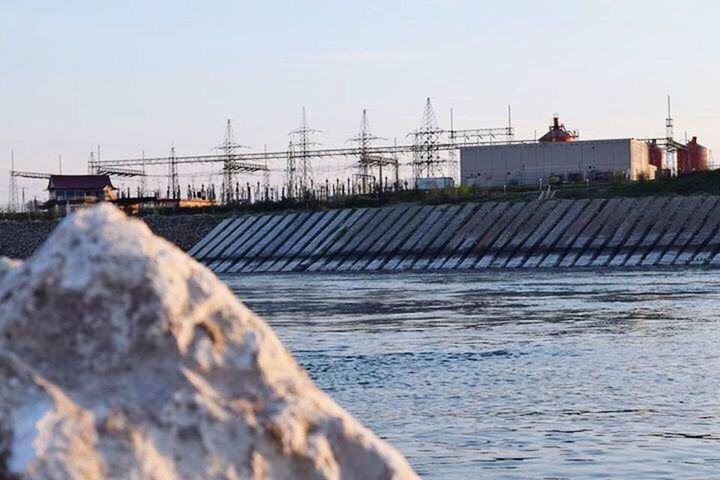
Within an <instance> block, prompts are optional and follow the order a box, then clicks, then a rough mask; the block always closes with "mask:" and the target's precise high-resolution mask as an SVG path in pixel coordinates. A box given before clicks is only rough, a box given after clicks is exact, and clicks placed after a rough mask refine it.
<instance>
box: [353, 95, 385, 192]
mask: <svg viewBox="0 0 720 480" xmlns="http://www.w3.org/2000/svg"><path fill="white" fill-rule="evenodd" d="M375 140H385V139H384V138H380V137H377V136H375V135H373V134H372V133H371V132H370V123H369V122H368V117H367V111H366V110H364V109H363V111H362V118H361V119H360V132H359V133H358V135H357V136H356V137H353V138H351V139H350V140H349V141H350V142H355V143H357V146H358V150H359V152H358V153H359V155H358V156H359V161H358V164H357V173H356V174H355V175H354V177H355V185H356V187H357V189H358V192H359V193H368V192H369V190H370V188H369V187H370V185H371V182H372V167H373V166H374V165H375V164H378V163H379V165H380V166H381V168H382V159H378V158H375V157H373V156H372V155H371V154H370V148H371V147H372V144H373V142H374V141H375ZM380 176H381V177H382V175H380ZM380 182H381V183H382V178H381V179H380Z"/></svg>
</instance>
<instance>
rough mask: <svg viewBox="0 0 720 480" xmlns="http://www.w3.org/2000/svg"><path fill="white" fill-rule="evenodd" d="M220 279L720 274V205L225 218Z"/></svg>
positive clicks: (216, 233) (645, 201) (525, 205)
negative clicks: (514, 272) (624, 270)
mask: <svg viewBox="0 0 720 480" xmlns="http://www.w3.org/2000/svg"><path fill="white" fill-rule="evenodd" d="M189 253H190V254H191V255H193V256H194V257H195V258H197V259H198V260H200V261H202V262H203V263H205V264H206V265H208V266H209V267H210V268H211V269H212V270H213V271H215V272H216V273H221V274H222V273H227V274H233V273H261V272H299V271H309V272H347V271H406V270H414V271H419V270H473V269H475V270H482V269H508V268H512V269H516V268H524V269H529V268H576V267H654V266H673V265H700V266H702V265H711V266H715V265H720V197H717V196H708V195H698V196H689V197H679V196H678V197H641V198H611V199H578V200H565V199H563V200H543V201H541V200H536V201H531V202H484V203H467V204H461V205H434V206H428V205H425V206H422V205H394V206H388V207H382V208H354V209H342V210H328V211H322V212H311V213H309V212H305V213H298V212H287V213H272V214H262V215H260V214H246V215H240V216H236V217H230V218H225V219H223V220H222V221H220V222H219V223H218V224H217V225H215V226H214V228H213V229H212V231H210V232H209V233H208V234H207V235H206V236H205V237H204V238H203V239H202V240H200V241H199V242H198V243H196V244H195V245H194V246H193V247H192V248H191V249H190V251H189Z"/></svg>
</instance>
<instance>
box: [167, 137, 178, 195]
mask: <svg viewBox="0 0 720 480" xmlns="http://www.w3.org/2000/svg"><path fill="white" fill-rule="evenodd" d="M168 194H169V195H168V198H171V199H173V200H180V179H179V178H178V169H177V162H176V160H175V147H172V148H171V149H170V162H169V163H168Z"/></svg>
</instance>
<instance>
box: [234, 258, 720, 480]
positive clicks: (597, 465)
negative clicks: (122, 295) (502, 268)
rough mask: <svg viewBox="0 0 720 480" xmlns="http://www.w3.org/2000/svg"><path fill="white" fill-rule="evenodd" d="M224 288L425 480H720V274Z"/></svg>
mask: <svg viewBox="0 0 720 480" xmlns="http://www.w3.org/2000/svg"><path fill="white" fill-rule="evenodd" d="M225 280H226V281H227V282H228V284H229V285H230V286H231V288H233V290H234V291H235V292H236V293H237V294H238V296H239V297H240V298H241V299H242V300H243V301H244V302H245V303H246V304H247V305H248V306H249V307H251V308H252V309H254V310H255V311H256V312H258V313H259V314H260V315H261V316H263V317H264V318H265V319H266V320H267V321H268V322H269V323H270V324H271V325H272V326H273V327H274V328H275V331H276V332H277V333H278V335H279V336H280V338H281V339H282V341H283V342H284V343H285V345H286V346H287V347H288V348H289V349H290V350H291V351H292V353H293V354H294V355H295V356H296V358H297V359H298V360H299V361H300V363H301V364H302V365H303V366H304V367H305V368H307V370H308V372H309V373H310V375H311V376H312V378H313V379H314V380H315V382H316V383H317V384H318V385H319V386H320V387H321V388H323V389H324V390H325V391H327V392H329V393H330V394H331V395H332V396H333V397H334V398H335V399H336V400H337V401H338V403H340V404H341V405H343V406H344V407H345V408H346V409H347V410H349V411H350V412H351V413H352V414H353V415H355V416H356V417H357V418H358V419H360V420H361V421H362V422H364V423H365V424H366V425H368V426H369V427H370V428H371V429H372V430H374V431H375V432H376V433H377V434H378V435H380V436H381V437H382V438H385V439H387V440H389V441H390V442H391V443H393V444H394V445H395V446H397V447H398V448H399V449H400V450H402V452H403V453H404V454H405V455H406V456H407V457H408V459H409V461H410V462H411V463H412V464H413V466H414V467H415V468H416V470H417V471H418V473H419V474H421V475H422V476H423V477H425V478H438V479H450V478H457V479H469V478H480V477H482V478H508V479H510V478H518V479H520V478H573V479H577V478H608V477H624V478H634V479H642V478H647V479H659V478H711V477H715V476H717V475H720V395H719V393H720V313H718V307H720V274H719V273H718V272H717V271H702V270H667V271H657V270H654V271H652V272H641V271H633V272H628V271H625V272H619V271H615V272H613V271H581V272H578V271H575V272H566V271H564V272H552V273H549V272H523V271H515V272H497V273H477V274H465V273H437V274H436V273H433V274H396V275H387V274H376V275H372V274H353V275H337V274H333V275H307V274H302V275H298V274H287V275H255V276H245V277H240V276H232V277H225Z"/></svg>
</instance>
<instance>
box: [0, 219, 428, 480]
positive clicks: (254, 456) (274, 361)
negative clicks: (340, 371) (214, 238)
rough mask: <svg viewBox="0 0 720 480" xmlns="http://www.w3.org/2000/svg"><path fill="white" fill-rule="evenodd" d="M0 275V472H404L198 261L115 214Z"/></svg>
mask: <svg viewBox="0 0 720 480" xmlns="http://www.w3.org/2000/svg"><path fill="white" fill-rule="evenodd" d="M0 278H2V280H0V299H1V300H0V478H37V479H65V478H69V479H81V478H82V479H88V478H89V479H95V478H133V479H141V478H142V479H145V478H147V479H169V478H183V479H191V478H217V479H221V478H222V479H234V478H257V479H263V478H282V479H291V478H292V479H305V478H308V479H325V478H328V479H330V478H348V479H363V480H370V479H411V478H417V477H416V475H415V474H414V473H413V472H412V470H411V469H410V467H409V466H408V465H407V463H406V461H405V460H404V459H403V458H402V457H401V456H400V455H399V454H398V453H397V452H396V451H395V450H394V449H393V448H392V447H390V446H388V445H387V444H385V443H384V442H382V441H381V440H379V439H378V438H376V437H375V436H374V435H373V434H372V433H371V432H370V431H368V430H367V429H365V428H364V427H362V426H361V425H360V424H359V423H358V422H357V421H355V420H354V419H352V418H351V417H350V416H349V415H348V414H347V413H346V412H345V411H344V410H342V409H341V408H340V407H338V406H337V405H336V404H335V403H334V402H333V401H332V400H331V399H330V398H329V397H328V396H327V395H325V394H324V393H322V392H321V391H319V390H318V389H317V388H316V387H315V386H314V385H313V384H312V383H311V381H310V380H309V378H308V377H307V375H306V373H305V372H304V371H303V370H302V369H301V368H300V367H299V366H298V365H297V364H296V362H295V361H294V360H293V359H292V358H291V356H290V355H289V354H288V353H287V351H286V350H285V349H284V348H283V346H282V345H281V344H280V342H279V340H278V339H277V337H276V336H275V335H274V334H273V332H272V331H271V330H270V328H269V327H268V326H267V325H265V323H263V322H262V320H260V319H259V318H257V317H256V316H255V315H253V313H252V312H250V311H249V310H248V309H246V308H245V307H244V306H243V305H242V304H241V303H240V302H238V301H237V300H236V299H235V297H234V296H233V294H232V293H231V292H230V291H229V290H228V289H227V288H226V287H225V285H224V284H222V283H221V282H220V281H219V280H217V278H216V277H215V276H214V275H213V274H212V273H211V272H210V271H209V270H207V269H206V268H205V267H203V266H201V265H199V264H198V263H196V262H195V261H194V260H192V259H190V258H189V257H188V256H186V255H185V254H184V253H182V252H181V251H180V250H179V249H177V248H176V247H174V246H172V245H171V244H169V243H168V242H166V241H164V240H162V239H159V238H157V237H154V236H153V235H152V233H151V232H150V230H149V229H148V228H147V226H146V225H145V224H143V223H142V222H139V221H137V220H132V219H127V218H125V217H124V215H123V214H121V213H120V212H119V211H117V210H115V209H114V208H113V207H110V206H107V205H101V206H98V207H94V208H92V209H89V210H85V211H82V212H80V213H78V214H77V215H75V216H73V217H71V218H68V219H66V220H65V221H63V222H62V224H61V225H60V226H59V227H58V228H57V229H56V230H55V231H54V232H53V234H52V236H51V237H50V239H49V240H48V241H47V242H46V243H45V244H44V245H43V246H42V247H41V248H40V249H39V250H38V251H37V252H36V253H35V255H34V256H33V257H32V258H31V259H29V260H28V261H26V262H24V263H13V262H5V263H3V264H2V266H1V268H0Z"/></svg>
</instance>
